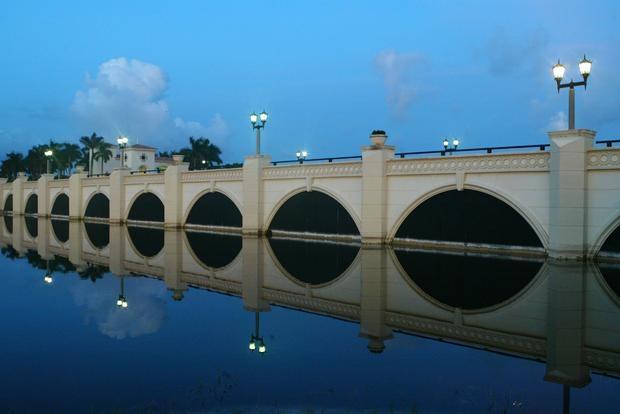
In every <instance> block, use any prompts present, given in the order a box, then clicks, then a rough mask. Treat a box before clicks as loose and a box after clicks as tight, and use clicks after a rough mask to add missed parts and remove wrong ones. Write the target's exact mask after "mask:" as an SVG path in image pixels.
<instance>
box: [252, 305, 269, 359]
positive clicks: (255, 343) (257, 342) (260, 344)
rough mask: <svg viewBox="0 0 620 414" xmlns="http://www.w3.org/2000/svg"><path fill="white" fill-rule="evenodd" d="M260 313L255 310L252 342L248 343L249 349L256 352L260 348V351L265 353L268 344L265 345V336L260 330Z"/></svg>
mask: <svg viewBox="0 0 620 414" xmlns="http://www.w3.org/2000/svg"><path fill="white" fill-rule="evenodd" d="M259 315H260V313H259V312H254V317H255V319H254V323H255V326H254V333H253V334H252V335H250V342H249V344H248V349H249V350H250V351H252V352H254V351H256V349H257V348H258V353H259V354H261V355H263V354H265V352H267V346H266V345H265V341H263V337H262V336H260V331H259V318H260V316H259Z"/></svg>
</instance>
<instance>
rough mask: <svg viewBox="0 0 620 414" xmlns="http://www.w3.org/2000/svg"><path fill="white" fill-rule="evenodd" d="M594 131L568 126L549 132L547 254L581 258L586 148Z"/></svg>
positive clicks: (590, 142)
mask: <svg viewBox="0 0 620 414" xmlns="http://www.w3.org/2000/svg"><path fill="white" fill-rule="evenodd" d="M595 134H596V133H595V132H594V131H590V130H588V129H572V130H567V131H554V132H550V133H549V138H550V140H551V165H550V180H549V256H551V257H555V258H562V259H581V258H583V257H584V255H585V254H586V252H587V245H586V243H587V241H586V236H585V234H586V225H587V223H586V208H587V205H586V191H587V175H586V168H587V159H586V158H587V152H588V150H589V149H590V148H592V140H593V139H594V136H595Z"/></svg>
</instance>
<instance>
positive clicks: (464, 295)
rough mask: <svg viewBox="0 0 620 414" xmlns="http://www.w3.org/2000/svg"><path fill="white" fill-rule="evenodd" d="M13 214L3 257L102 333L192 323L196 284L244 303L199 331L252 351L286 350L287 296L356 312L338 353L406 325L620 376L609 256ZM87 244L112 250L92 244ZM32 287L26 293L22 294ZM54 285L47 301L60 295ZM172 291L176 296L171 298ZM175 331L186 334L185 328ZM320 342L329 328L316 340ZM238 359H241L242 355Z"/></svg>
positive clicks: (614, 275) (582, 371) (557, 378)
mask: <svg viewBox="0 0 620 414" xmlns="http://www.w3.org/2000/svg"><path fill="white" fill-rule="evenodd" d="M19 223H23V221H21V220H16V221H15V228H14V233H13V234H11V235H7V234H4V236H3V239H2V242H3V243H4V246H3V247H2V249H1V252H2V254H3V255H4V256H5V257H6V258H7V259H17V258H18V257H20V256H22V257H24V259H25V261H27V262H28V263H30V265H31V266H32V267H33V268H34V269H36V272H37V273H36V274H37V277H36V283H38V284H39V286H40V285H42V284H43V282H42V278H43V280H45V279H44V278H45V277H47V276H48V275H49V277H50V278H52V280H53V283H52V284H50V285H49V286H46V288H45V291H46V292H48V294H49V295H54V292H60V289H62V287H63V285H64V286H68V289H69V290H70V295H69V297H70V298H72V299H73V301H69V302H72V303H74V304H75V305H77V307H78V308H79V309H80V310H81V316H82V317H83V320H84V321H85V323H86V324H87V325H92V326H96V328H97V330H98V331H99V332H100V333H101V334H103V335H105V337H106V338H114V339H117V340H121V339H127V338H146V337H149V336H151V335H155V334H158V335H159V334H162V333H161V331H165V330H166V329H163V328H164V327H170V329H173V328H174V327H175V326H177V324H180V323H183V322H182V320H186V319H190V320H192V321H194V323H195V321H196V320H201V318H206V317H207V316H206V314H205V313H208V312H214V313H216V314H217V309H218V308H217V307H216V306H215V303H216V302H217V300H218V299H217V298H214V297H213V296H206V292H200V291H198V290H196V289H193V290H188V288H189V287H194V288H197V289H202V290H210V291H213V292H219V293H223V294H226V295H232V296H235V297H238V298H240V299H234V301H235V302H234V306H236V307H237V308H238V309H240V311H241V310H243V312H245V314H244V316H241V317H240V316H239V315H232V316H231V315H226V314H217V316H218V318H219V319H218V320H219V322H212V323H211V325H205V324H203V323H202V322H201V323H197V324H195V328H196V329H197V330H204V331H206V332H209V335H210V336H209V337H210V338H211V339H213V338H216V337H219V336H221V335H224V332H226V335H229V332H230V331H231V330H235V329H238V330H242V331H243V332H242V337H239V338H236V337H235V339H234V341H233V342H231V341H232V340H231V339H230V337H228V336H226V335H224V337H225V338H226V339H225V340H223V341H225V342H226V346H227V347H229V348H231V349H232V351H230V352H245V353H246V354H248V355H249V354H250V353H251V351H254V354H255V355H257V354H260V355H263V356H265V358H266V359H267V360H269V359H270V357H271V355H274V354H275V355H282V354H283V353H285V352H286V350H285V349H283V348H284V346H283V342H282V341H285V339H282V337H286V336H287V331H288V329H285V328H286V327H284V328H283V327H278V325H277V323H274V322H273V320H271V319H270V315H271V314H272V313H276V312H277V311H275V312H273V311H274V309H275V308H280V307H284V308H287V309H295V310H301V311H304V312H309V313H313V314H318V315H324V316H329V317H333V318H337V319H344V320H348V321H352V322H354V323H355V324H356V325H347V326H348V328H346V329H348V330H347V332H348V335H351V336H352V337H354V338H356V339H355V341H357V342H355V344H356V345H355V346H356V348H355V349H347V350H346V352H347V353H349V352H350V353H355V352H360V351H363V352H364V353H365V354H368V352H367V351H366V349H368V350H369V351H370V352H372V353H374V354H379V353H380V354H381V355H379V356H374V355H373V357H375V358H381V359H376V360H375V362H373V363H374V364H378V363H379V362H376V361H385V359H384V358H389V356H386V355H390V354H391V353H398V352H399V350H400V351H402V347H403V346H405V345H403V343H404V342H402V339H399V338H402V335H401V333H406V334H414V335H416V336H422V337H427V338H440V339H442V340H444V341H446V342H450V343H458V344H465V345H468V346H471V347H476V348H482V349H489V350H493V351H498V352H500V353H502V354H508V355H514V356H519V357H525V358H528V359H532V360H536V361H542V364H543V365H541V367H542V368H541V375H540V376H539V377H538V379H537V380H539V381H542V379H543V378H544V380H545V381H547V382H550V383H559V384H562V385H563V386H566V387H567V388H566V390H567V393H568V392H570V390H571V388H574V387H590V386H589V385H588V384H589V383H590V381H591V379H592V373H605V374H608V375H613V376H619V375H620V301H619V299H618V298H619V297H620V295H619V291H620V270H619V269H620V266H619V265H617V264H611V263H607V264H600V265H596V264H594V263H586V264H581V263H567V262H556V261H552V260H546V261H536V260H525V259H520V260H516V259H509V258H505V257H487V256H475V255H471V254H468V255H457V254H445V253H438V252H426V251H410V250H396V251H393V250H391V249H383V248H366V247H361V246H359V245H351V244H337V243H322V242H318V241H298V240H285V239H277V238H272V239H262V238H242V237H240V236H235V235H222V234H212V233H202V232H196V231H192V232H187V233H185V232H182V231H164V230H163V229H152V228H137V227H134V228H132V227H129V228H124V227H118V226H108V225H104V224H95V223H85V224H83V223H79V222H66V221H65V222H62V223H65V224H66V225H67V226H68V230H67V229H66V228H65V229H64V231H65V234H69V235H70V237H69V244H70V246H69V245H68V246H58V245H55V244H53V243H52V242H53V238H52V237H50V236H51V234H52V232H53V234H55V235H56V237H57V238H59V237H58V234H59V233H60V231H59V230H58V227H57V226H56V227H55V226H54V221H51V222H50V223H51V224H48V223H46V222H45V221H42V222H39V224H38V229H39V231H40V233H41V234H40V235H39V237H38V239H37V240H34V241H33V240H30V239H29V237H27V234H28V233H29V232H30V230H29V229H28V228H27V226H28V224H27V221H26V225H25V226H23V225H21V224H19ZM62 223H58V224H61V225H64V224H62ZM84 230H85V231H84ZM50 243H52V244H50ZM89 243H91V244H92V245H94V246H102V247H104V246H108V245H109V249H106V250H101V248H100V250H98V251H96V252H94V251H93V250H92V249H91V248H89ZM134 250H135V251H134ZM160 252H163V254H160ZM109 270H111V271H112V272H113V274H110V273H109ZM75 274H77V275H78V276H79V278H81V279H84V281H79V280H77V278H75V276H74V275H75ZM63 275H64V276H63ZM142 275H145V276H148V278H145V277H140V276H142ZM24 280H27V279H24ZM73 280H77V282H75V283H74V282H72V281H73ZM87 280H90V281H92V282H96V283H89V282H86V281H87ZM336 281H337V283H334V282H336ZM330 282H331V283H330ZM170 292H172V294H171V295H170ZM32 294H33V292H32V291H30V290H24V291H23V292H22V295H23V296H24V297H25V298H27V297H28V296H29V295H32ZM57 295H58V296H53V299H54V301H59V298H60V297H62V295H61V294H60V293H57ZM170 296H171V297H172V298H173V299H175V300H180V299H183V297H184V296H185V297H186V299H184V300H183V301H182V302H181V303H173V302H171V301H170V300H169V297H170ZM216 296H218V297H219V296H221V297H225V298H228V296H224V295H216ZM229 300H233V299H229ZM199 302H207V305H205V306H209V308H208V310H207V311H205V313H202V314H183V315H179V314H177V315H176V319H174V318H173V319H172V321H171V322H167V319H168V318H169V317H170V315H171V313H175V312H180V311H178V310H182V309H192V308H191V307H190V306H192V305H195V304H196V303H199ZM55 303H56V302H55ZM211 306H213V308H211ZM240 321H241V322H240ZM264 321H267V322H268V323H267V325H266V326H267V330H266V331H265V329H264V328H265V326H263V325H265V323H264ZM239 326H241V327H240V328H239ZM352 326H353V328H352V329H351V327H352ZM220 329H221V332H220V331H219V330H220ZM278 329H279V331H278ZM308 329H310V328H308ZM343 329H344V328H343ZM264 331H265V332H264ZM273 332H279V334H280V337H274V336H273ZM321 334H322V335H323V332H322V331H321ZM99 336H101V335H99ZM358 336H359V337H360V338H362V339H359V338H358ZM91 339H92V338H91ZM177 340H178V341H181V342H183V343H184V341H186V340H187V336H183V337H182V338H181V339H179V338H177ZM295 340H296V338H292V337H291V338H287V339H286V341H295ZM330 340H331V338H330V336H329V334H328V333H327V331H325V334H324V335H323V336H321V337H320V341H319V342H321V343H326V344H329V343H330ZM114 342H116V341H114ZM215 342H217V341H215ZM293 344H294V345H292V346H291V347H293V348H294V347H295V346H299V347H302V348H303V347H304V346H306V345H307V344H305V342H304V344H300V343H295V342H293ZM106 346H107V345H106ZM175 346H180V345H179V344H175ZM201 346H202V345H201ZM237 346H238V347H239V351H237V350H236V349H237V348H236V347H237ZM333 346H334V347H337V346H338V344H337V343H334V344H333ZM355 346H354V347H355ZM310 348H311V347H310ZM179 349H181V350H183V351H184V352H185V349H186V348H183V346H180V348H179ZM304 349H306V348H304ZM409 351H410V352H409V354H407V355H408V356H407V357H411V358H413V357H414V356H415V355H416V354H417V353H419V352H422V349H420V348H412V349H410V350H409ZM175 352H176V351H175ZM307 352H309V354H310V355H311V354H312V352H313V351H312V349H308V350H307ZM343 352H344V351H343ZM356 355H358V354H356ZM358 356H359V355H358ZM235 357H236V358H237V359H235V361H237V360H238V358H243V354H235ZM277 358H278V356H277V357H276V358H274V360H275V359H277ZM259 359H262V358H259ZM243 361H245V360H243ZM234 363H236V362H231V364H234ZM334 363H337V362H334ZM543 368H544V369H543ZM304 369H310V368H308V367H306V368H304ZM437 369H439V370H441V369H440V368H437ZM542 371H544V372H542ZM382 375H385V373H383V374H382ZM593 385H594V384H593ZM558 389H559V388H558ZM559 395H560V394H558V396H559ZM462 411H463V410H462ZM464 411H467V410H464ZM469 411H473V412H478V411H480V410H469Z"/></svg>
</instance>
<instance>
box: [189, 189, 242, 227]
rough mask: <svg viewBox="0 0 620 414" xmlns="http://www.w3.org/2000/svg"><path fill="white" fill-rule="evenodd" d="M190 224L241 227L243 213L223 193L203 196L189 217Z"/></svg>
mask: <svg viewBox="0 0 620 414" xmlns="http://www.w3.org/2000/svg"><path fill="white" fill-rule="evenodd" d="M187 223H188V224H201V225H205V226H222V227H241V212H240V211H239V209H238V208H237V206H236V205H235V203H233V202H232V200H231V199H230V198H228V197H227V196H225V195H224V194H222V193H218V192H212V193H206V194H204V195H202V196H201V197H200V198H199V199H198V200H196V202H195V203H194V205H193V206H192V209H191V210H190V211H189V214H188V215H187Z"/></svg>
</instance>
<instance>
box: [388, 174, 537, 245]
mask: <svg viewBox="0 0 620 414" xmlns="http://www.w3.org/2000/svg"><path fill="white" fill-rule="evenodd" d="M466 194H470V195H472V196H473V197H475V198H479V199H480V200H481V202H486V201H488V202H489V203H494V204H495V206H496V207H497V208H500V209H502V208H503V210H504V211H503V213H504V214H505V215H506V217H503V219H504V220H511V221H513V222H518V221H520V220H522V221H523V224H525V225H526V226H525V227H523V229H524V230H523V231H524V234H523V236H522V239H523V240H524V241H526V244H524V246H526V247H535V248H536V247H538V248H543V249H544V250H545V251H546V250H547V249H548V246H549V236H548V234H547V232H546V231H545V229H544V227H543V226H542V224H541V223H540V222H539V221H538V220H537V219H536V218H535V216H534V215H533V214H532V213H531V212H530V211H528V209H527V208H525V207H524V206H523V205H521V204H520V203H519V202H517V201H515V200H513V199H512V198H511V197H509V196H508V195H507V194H505V193H503V192H501V191H499V190H497V189H492V188H489V187H483V186H478V185H473V184H466V185H464V187H463V190H461V191H458V190H457V187H456V186H455V185H448V186H443V187H438V188H436V189H433V190H431V191H429V192H427V193H425V194H424V195H422V196H421V197H419V198H417V199H416V200H415V201H414V202H413V203H411V204H410V205H409V207H408V208H407V209H405V210H404V211H403V212H402V213H401V215H400V216H399V218H398V219H397V220H396V222H395V224H394V225H393V226H392V228H391V230H390V232H389V234H388V240H390V241H392V240H394V239H395V238H397V237H398V236H399V233H400V235H402V234H403V233H404V232H405V229H404V228H403V224H405V223H406V221H407V220H408V219H410V218H411V217H413V214H415V213H416V211H418V212H419V211H420V208H428V209H429V210H430V209H431V207H429V204H431V203H432V201H434V200H437V197H440V198H441V197H444V196H445V195H448V196H449V195H453V196H457V197H459V195H460V197H461V198H462V197H463V196H464V195H466ZM482 200H485V201H482ZM428 202H430V203H428ZM426 203H428V204H426ZM425 204H426V205H425ZM506 207H507V208H506ZM437 211H439V212H440V213H438V214H441V213H444V214H445V216H443V217H442V216H438V217H433V218H434V219H436V220H437V219H443V218H445V217H448V218H452V217H451V216H450V213H454V212H457V213H465V214H468V213H472V214H477V213H478V212H477V211H468V210H467V209H464V208H459V207H458V206H452V205H451V207H450V209H448V210H447V211H446V210H445V209H443V210H441V209H438V210H437ZM478 219H479V220H481V219H482V217H479V218H478ZM470 223H471V222H470ZM401 228H402V230H403V232H401V231H400V230H401ZM529 231H531V234H525V233H529ZM401 237H402V236H401ZM406 238H416V237H406ZM472 242H474V243H477V242H476V241H472ZM481 243H483V244H493V242H490V243H485V242H481ZM497 244H506V245H510V244H509V243H497Z"/></svg>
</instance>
